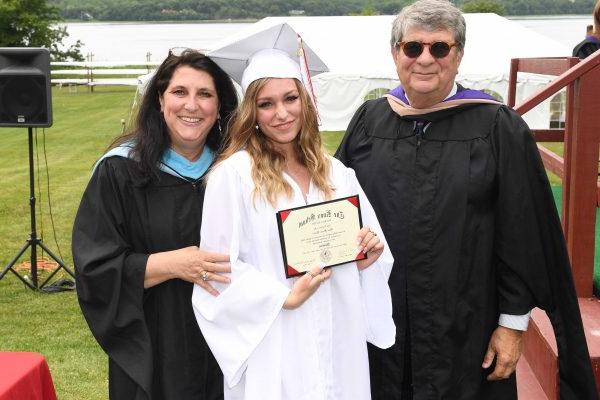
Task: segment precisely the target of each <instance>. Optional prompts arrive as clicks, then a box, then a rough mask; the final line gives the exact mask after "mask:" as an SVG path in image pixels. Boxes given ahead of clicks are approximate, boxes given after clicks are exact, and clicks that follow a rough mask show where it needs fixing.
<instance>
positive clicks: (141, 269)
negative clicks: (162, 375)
mask: <svg viewBox="0 0 600 400" xmlns="http://www.w3.org/2000/svg"><path fill="white" fill-rule="evenodd" d="M109 161H110V159H107V160H104V161H103V162H101V163H100V165H98V167H97V168H96V171H95V172H94V174H93V176H92V178H91V180H90V182H89V184H88V186H87V188H86V190H85V192H84V195H83V198H82V200H81V204H80V206H79V210H78V212H77V216H76V218H75V223H74V227H73V240H72V250H73V260H74V264H75V271H76V282H77V285H76V286H77V295H78V298H79V304H80V306H81V309H82V312H83V315H84V317H85V319H86V321H87V323H88V325H89V327H90V330H91V331H92V333H93V335H94V337H95V338H96V340H97V341H98V343H99V344H100V345H101V347H102V348H103V350H104V351H105V352H106V353H107V354H108V356H109V357H110V358H111V360H113V361H114V362H116V363H117V365H118V366H119V367H120V368H121V369H122V370H123V371H125V373H127V375H129V377H130V378H131V379H132V380H133V381H134V382H135V383H136V384H137V385H138V386H140V387H141V388H142V389H143V390H144V391H145V392H146V394H147V396H149V394H150V393H151V387H152V382H151V381H152V356H151V344H150V336H149V333H148V329H147V327H146V323H145V319H144V311H143V297H144V275H145V269H146V262H147V260H148V254H140V253H135V252H133V251H132V239H131V235H132V232H129V229H130V228H129V226H128V224H127V220H128V218H129V217H130V212H129V210H128V207H131V205H128V204H129V202H131V198H132V197H133V196H132V195H131V193H130V187H131V182H130V181H129V180H128V179H127V178H126V176H127V174H126V173H125V171H120V170H119V168H117V166H119V165H121V166H122V165H123V164H122V163H121V164H119V163H116V164H111V163H110V162H109Z"/></svg>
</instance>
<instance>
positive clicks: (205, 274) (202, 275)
mask: <svg viewBox="0 0 600 400" xmlns="http://www.w3.org/2000/svg"><path fill="white" fill-rule="evenodd" d="M200 278H202V280H203V281H204V282H206V281H208V271H202V272H201V273H200Z"/></svg>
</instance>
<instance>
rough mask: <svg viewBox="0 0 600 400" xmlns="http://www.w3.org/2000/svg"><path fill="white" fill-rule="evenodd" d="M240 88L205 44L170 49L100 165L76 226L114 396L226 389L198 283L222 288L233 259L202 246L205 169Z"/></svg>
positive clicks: (92, 319) (88, 303)
mask: <svg viewBox="0 0 600 400" xmlns="http://www.w3.org/2000/svg"><path fill="white" fill-rule="evenodd" d="M236 105H237V98H236V95H235V90H234V88H233V85H232V83H231V80H230V79H229V78H228V77H227V75H226V74H225V73H224V72H223V71H222V70H221V69H220V68H219V67H218V66H217V65H216V64H215V63H213V62H212V60H210V59H209V58H208V57H206V56H204V55H202V54H201V53H198V52H195V51H191V50H187V51H185V52H183V53H182V54H181V55H175V54H173V53H169V56H168V57H167V59H166V60H165V61H164V62H163V63H162V64H161V66H160V67H159V68H158V70H157V71H156V74H155V75H154V77H153V78H152V80H151V81H150V83H149V85H148V88H147V89H146V95H145V96H144V99H143V101H142V104H141V106H140V110H139V113H138V115H137V120H136V127H135V129H134V130H133V133H131V134H129V135H127V136H125V137H122V138H119V139H118V140H117V141H116V142H115V145H114V146H113V148H112V150H110V151H109V152H108V153H107V154H105V155H104V156H103V157H102V159H101V160H100V161H99V162H98V163H97V165H96V167H95V170H94V172H93V175H92V178H91V180H90V182H89V184H88V187H87V189H86V191H85V193H84V195H83V198H82V201H81V205H80V207H79V211H78V213H77V217H76V219H75V224H74V228H73V259H74V262H75V269H76V278H77V294H78V297H79V303H80V305H81V309H82V311H83V314H84V316H85V318H86V320H87V322H88V324H89V326H90V329H91V331H92V333H93V334H94V336H95V338H96V339H97V340H98V343H99V344H100V345H101V346H102V348H103V350H104V351H105V352H106V353H107V354H108V357H109V395H110V398H111V399H113V400H114V399H123V400H125V399H126V400H137V399H139V400H142V399H144V400H157V399H174V400H175V399H177V400H185V399H190V400H191V399H196V400H200V399H221V398H222V396H223V378H222V374H221V371H220V369H219V366H218V365H217V363H216V362H215V360H214V358H213V356H212V354H211V352H210V349H209V348H208V346H207V345H206V342H205V341H204V338H203V337H202V334H201V332H200V329H199V328H198V325H197V323H196V320H195V317H194V313H193V311H192V306H191V293H192V287H193V284H194V283H197V284H199V285H200V286H201V287H203V288H204V289H205V290H207V291H209V292H211V293H212V294H216V291H215V290H214V288H213V287H212V286H211V285H210V281H220V282H226V281H227V278H225V277H224V276H222V275H220V273H222V272H228V271H229V266H228V263H227V260H228V257H227V255H223V254H213V253H207V252H202V251H200V250H199V249H198V247H197V246H198V244H199V242H200V237H199V233H200V220H201V215H202V199H203V196H204V188H203V185H202V182H201V179H202V176H203V175H204V173H205V171H206V170H207V169H208V167H209V166H210V163H211V162H212V159H213V158H214V155H215V152H217V151H218V150H219V148H220V146H221V143H222V142H223V140H224V137H225V129H226V126H227V122H228V120H229V117H230V114H231V112H232V111H233V110H234V109H235V107H236Z"/></svg>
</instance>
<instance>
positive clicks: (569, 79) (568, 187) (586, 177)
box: [508, 51, 600, 297]
mask: <svg viewBox="0 0 600 400" xmlns="http://www.w3.org/2000/svg"><path fill="white" fill-rule="evenodd" d="M519 72H531V73H538V74H545V75H558V76H557V77H556V78H555V79H554V80H553V81H552V82H550V83H549V84H548V85H547V86H546V87H544V88H543V89H542V90H540V91H538V92H537V93H535V94H534V95H532V96H530V97H528V98H527V99H525V100H524V101H523V102H522V103H521V104H519V105H516V106H515V98H516V82H517V74H518V73H519ZM564 87H566V88H567V98H566V99H567V100H566V114H565V116H566V117H565V118H566V119H565V129H545V130H534V131H533V133H534V136H535V138H536V140H537V141H538V142H544V141H547V142H549V141H563V142H564V154H563V157H560V156H558V155H556V154H554V153H553V152H551V151H550V150H548V149H547V148H545V147H544V146H542V145H541V144H538V148H539V150H540V154H541V156H542V160H543V161H544V165H545V166H546V168H548V169H549V170H551V171H552V172H554V173H555V174H556V175H558V176H559V177H561V178H562V180H563V194H562V196H563V201H562V224H563V230H564V233H565V238H566V240H567V248H568V251H569V256H570V258H571V264H572V268H573V278H574V281H575V288H576V290H577V295H578V296H579V297H591V296H592V290H593V270H594V241H595V223H596V208H597V206H598V205H599V204H600V189H599V187H600V186H599V183H598V145H599V139H600V51H599V52H596V53H595V54H594V55H593V56H590V57H588V58H587V59H585V60H583V61H581V62H580V61H579V59H577V58H573V57H567V58H532V59H527V58H525V59H523V58H521V59H513V60H512V62H511V70H510V76H509V94H508V105H509V106H511V107H514V109H515V111H517V112H518V113H519V114H524V113H526V112H527V111H529V110H531V109H532V108H534V107H535V106H537V105H538V104H540V103H541V102H542V101H544V100H546V99H548V98H549V97H550V96H552V95H554V94H555V93H557V92H558V91H559V90H561V89H562V88H564Z"/></svg>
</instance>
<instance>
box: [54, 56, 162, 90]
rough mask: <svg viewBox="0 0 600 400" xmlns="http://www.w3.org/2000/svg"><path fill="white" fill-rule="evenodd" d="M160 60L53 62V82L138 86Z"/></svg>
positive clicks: (71, 84)
mask: <svg viewBox="0 0 600 400" xmlns="http://www.w3.org/2000/svg"><path fill="white" fill-rule="evenodd" d="M158 65H160V63H158V62H137V61H131V62H126V61H125V62H105V61H82V62H77V61H69V62H52V63H51V70H50V75H51V82H52V84H53V85H59V86H77V85H86V86H88V87H91V88H93V87H94V86H99V85H127V86H137V85H138V83H139V80H138V77H139V76H142V75H146V74H148V73H150V72H151V71H153V70H154V69H155V68H156V67H157V66H158Z"/></svg>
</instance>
